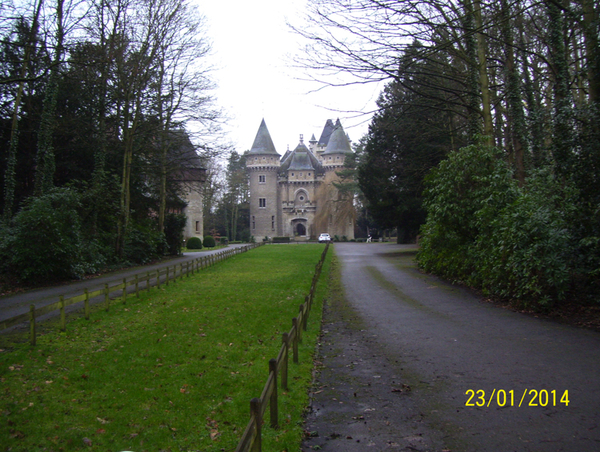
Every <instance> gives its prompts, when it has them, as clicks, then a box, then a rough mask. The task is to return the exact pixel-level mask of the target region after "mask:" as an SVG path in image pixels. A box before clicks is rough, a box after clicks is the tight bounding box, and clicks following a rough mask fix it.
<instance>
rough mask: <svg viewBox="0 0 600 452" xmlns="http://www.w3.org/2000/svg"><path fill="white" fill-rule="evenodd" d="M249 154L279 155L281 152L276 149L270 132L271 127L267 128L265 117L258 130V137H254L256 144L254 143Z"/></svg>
mask: <svg viewBox="0 0 600 452" xmlns="http://www.w3.org/2000/svg"><path fill="white" fill-rule="evenodd" d="M249 154H254V155H264V154H269V155H277V156H279V154H278V153H277V151H276V150H275V145H274V144H273V140H272V139H271V134H270V133H269V129H267V124H266V123H265V120H264V119H263V120H262V122H261V123H260V127H259V128H258V132H257V133H256V138H254V144H253V145H252V148H251V149H250V152H249Z"/></svg>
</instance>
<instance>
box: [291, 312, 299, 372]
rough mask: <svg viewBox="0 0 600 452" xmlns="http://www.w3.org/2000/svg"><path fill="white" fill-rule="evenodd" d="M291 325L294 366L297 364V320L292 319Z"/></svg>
mask: <svg viewBox="0 0 600 452" xmlns="http://www.w3.org/2000/svg"><path fill="white" fill-rule="evenodd" d="M292 325H293V326H294V337H293V338H292V347H293V349H294V364H298V335H299V331H300V330H299V329H298V319H297V318H296V317H294V318H293V319H292Z"/></svg>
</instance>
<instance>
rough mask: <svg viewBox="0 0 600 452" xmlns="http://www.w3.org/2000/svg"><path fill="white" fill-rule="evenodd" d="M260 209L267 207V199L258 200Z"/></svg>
mask: <svg viewBox="0 0 600 452" xmlns="http://www.w3.org/2000/svg"><path fill="white" fill-rule="evenodd" d="M258 207H267V198H258Z"/></svg>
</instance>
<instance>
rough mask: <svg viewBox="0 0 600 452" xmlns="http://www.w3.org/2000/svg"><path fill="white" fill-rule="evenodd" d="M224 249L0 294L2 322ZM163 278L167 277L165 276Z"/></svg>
mask: <svg viewBox="0 0 600 452" xmlns="http://www.w3.org/2000/svg"><path fill="white" fill-rule="evenodd" d="M243 246H244V245H229V248H237V247H243ZM223 250H224V248H217V249H212V250H208V249H204V250H200V251H194V252H186V253H184V254H183V255H181V256H178V257H174V258H171V259H168V260H165V261H162V262H159V263H157V264H152V265H147V266H140V267H131V268H127V269H123V270H119V271H115V272H111V273H107V274H104V275H102V276H98V277H94V278H89V279H83V280H80V281H71V282H68V283H64V284H61V285H57V286H54V287H44V288H40V289H34V290H29V291H26V292H20V293H17V294H13V295H10V296H5V297H0V322H1V321H3V320H6V319H9V318H12V317H15V316H17V315H20V314H24V313H26V312H29V306H30V305H31V304H34V305H35V307H36V308H39V307H42V306H46V305H49V304H51V303H55V302H57V301H58V300H59V297H60V296H61V295H62V296H64V297H65V298H70V297H74V296H77V295H81V294H83V293H84V290H85V289H88V291H90V292H92V291H96V290H100V289H103V288H104V285H105V284H108V285H109V286H114V285H117V284H120V283H122V282H123V278H128V279H129V278H131V277H133V276H135V275H136V274H139V275H140V276H141V275H145V274H146V272H153V271H156V270H157V269H162V268H165V267H167V266H169V267H172V266H173V265H179V264H182V263H186V262H190V261H192V260H194V259H197V258H198V257H201V256H208V255H211V254H216V253H218V252H221V251H223ZM162 279H163V280H164V276H163V278H162ZM140 288H145V282H140ZM134 290H135V288H134V287H129V288H128V292H132V291H134ZM114 296H117V294H116V293H115V295H114ZM103 300H104V296H103V295H102V296H99V297H96V298H95V299H91V300H90V302H91V303H92V304H93V303H99V302H101V301H103ZM82 306H83V302H81V303H77V304H74V305H71V306H69V307H68V308H67V311H68V312H72V311H74V310H77V309H81V308H82ZM56 315H58V311H54V313H51V314H47V315H46V316H43V317H41V318H40V319H39V320H42V321H43V320H45V319H46V318H48V317H51V316H56Z"/></svg>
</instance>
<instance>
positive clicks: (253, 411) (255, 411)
mask: <svg viewBox="0 0 600 452" xmlns="http://www.w3.org/2000/svg"><path fill="white" fill-rule="evenodd" d="M260 412H261V409H260V399H259V398H257V397H254V398H253V399H252V400H250V415H251V416H254V422H255V423H256V439H255V440H254V445H253V446H252V451H253V452H261V451H262V434H261V433H262V416H261V414H260Z"/></svg>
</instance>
